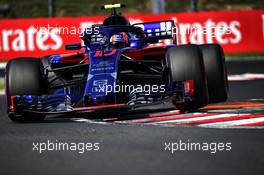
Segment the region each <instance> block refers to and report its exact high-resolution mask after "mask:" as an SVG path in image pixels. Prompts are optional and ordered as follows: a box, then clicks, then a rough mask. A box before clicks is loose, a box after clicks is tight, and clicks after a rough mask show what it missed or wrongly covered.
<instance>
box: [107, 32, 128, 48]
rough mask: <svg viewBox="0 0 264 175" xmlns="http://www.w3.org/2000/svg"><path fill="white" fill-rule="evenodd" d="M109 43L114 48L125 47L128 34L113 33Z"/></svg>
mask: <svg viewBox="0 0 264 175" xmlns="http://www.w3.org/2000/svg"><path fill="white" fill-rule="evenodd" d="M110 43H111V44H112V45H113V47H114V48H122V47H125V46H126V44H127V43H128V36H127V34H126V33H125V32H121V33H118V34H114V35H113V36H111V38H110Z"/></svg>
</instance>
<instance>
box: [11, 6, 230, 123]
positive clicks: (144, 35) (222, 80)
mask: <svg viewBox="0 0 264 175" xmlns="http://www.w3.org/2000/svg"><path fill="white" fill-rule="evenodd" d="M120 7H123V5H121V4H112V5H105V6H104V7H103V8H104V9H111V10H112V13H111V15H110V16H109V17H107V18H106V19H105V20H104V21H103V24H98V25H94V26H92V27H91V29H89V30H85V31H84V33H83V37H82V39H83V43H84V45H81V44H70V45H66V50H78V52H74V53H70V54H59V55H51V56H46V57H42V58H28V57H23V58H17V59H12V60H11V61H9V62H8V64H7V67H6V100H7V112H8V114H9V117H10V119H11V120H13V121H36V120H42V119H44V118H45V116H46V115H48V114H64V113H83V112H90V111H102V112H103V111H104V110H102V109H110V110H115V109H121V108H122V109H123V110H127V111H130V110H133V109H137V108H139V107H142V106H148V105H155V104H160V103H165V102H166V103H171V104H173V105H174V106H175V108H177V109H179V110H182V111H188V110H195V109H198V108H201V107H204V106H206V105H207V104H209V103H217V102H223V101H225V100H226V99H227V93H228V82H227V75H226V68H225V58H224V53H223V49H222V48H221V46H220V45H218V44H205V45H194V44H187V45H177V43H176V37H175V36H176V35H175V33H174V22H173V21H171V20H168V21H158V22H148V23H140V24H133V25H131V24H130V23H129V21H128V20H127V19H126V18H125V17H124V16H122V15H119V14H117V13H116V8H120ZM164 39H166V40H168V39H170V40H172V43H173V44H170V45H164V44H161V41H162V40H164Z"/></svg>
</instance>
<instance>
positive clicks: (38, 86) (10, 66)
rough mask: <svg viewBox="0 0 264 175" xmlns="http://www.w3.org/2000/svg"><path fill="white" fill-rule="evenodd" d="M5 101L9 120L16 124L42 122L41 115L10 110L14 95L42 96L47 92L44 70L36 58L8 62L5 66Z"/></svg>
mask: <svg viewBox="0 0 264 175" xmlns="http://www.w3.org/2000/svg"><path fill="white" fill-rule="evenodd" d="M5 84H6V100H7V112H8V113H9V118H10V119H11V120H13V121H16V122H21V121H36V120H37V121H38V120H43V119H44V117H45V116H44V117H43V115H39V116H38V115H34V116H33V115H29V114H28V115H25V114H23V111H19V112H17V111H16V110H15V109H14V111H11V110H10V105H11V98H12V96H15V95H42V94H43V93H45V92H46V90H47V85H46V81H45V78H44V68H43V65H42V63H41V62H40V60H39V59H37V58H18V59H13V60H10V61H9V62H8V63H7V66H6V83H5Z"/></svg>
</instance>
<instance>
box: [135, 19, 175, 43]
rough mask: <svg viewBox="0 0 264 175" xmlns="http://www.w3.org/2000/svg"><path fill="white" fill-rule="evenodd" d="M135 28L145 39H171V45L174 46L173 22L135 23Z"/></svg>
mask: <svg viewBox="0 0 264 175" xmlns="http://www.w3.org/2000/svg"><path fill="white" fill-rule="evenodd" d="M133 26H135V27H140V28H141V29H142V30H143V31H144V34H145V36H146V38H147V39H157V40H162V39H173V43H175V44H176V37H175V36H176V35H175V32H174V30H175V24H174V21H173V20H167V21H157V22H147V23H136V24H133Z"/></svg>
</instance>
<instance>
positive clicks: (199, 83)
mask: <svg viewBox="0 0 264 175" xmlns="http://www.w3.org/2000/svg"><path fill="white" fill-rule="evenodd" d="M166 62H167V66H168V68H169V77H170V80H171V83H176V82H177V81H183V80H193V81H194V96H193V98H192V101H191V102H190V101H189V102H186V103H178V102H177V101H176V100H175V98H172V102H173V104H174V105H175V106H176V108H178V109H180V110H182V111H186V110H194V109H198V108H201V107H203V106H206V105H207V104H208V100H209V99H208V90H207V83H206V76H205V70H204V63H203V57H202V53H201V51H200V49H199V47H198V46H197V45H193V44H187V45H180V46H175V47H173V48H170V49H168V51H167V54H166Z"/></svg>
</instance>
